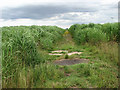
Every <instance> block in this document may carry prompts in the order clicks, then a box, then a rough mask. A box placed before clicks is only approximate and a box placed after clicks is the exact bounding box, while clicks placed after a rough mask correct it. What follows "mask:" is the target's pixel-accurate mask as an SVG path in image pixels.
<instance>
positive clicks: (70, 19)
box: [0, 0, 119, 28]
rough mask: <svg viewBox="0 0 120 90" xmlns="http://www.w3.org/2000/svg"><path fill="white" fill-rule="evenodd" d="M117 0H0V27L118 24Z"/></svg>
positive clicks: (65, 26) (63, 26)
mask: <svg viewBox="0 0 120 90" xmlns="http://www.w3.org/2000/svg"><path fill="white" fill-rule="evenodd" d="M118 1H119V0H2V1H1V2H0V27H1V26H16V25H57V26H59V27H62V28H69V27H70V25H72V24H76V23H78V24H83V23H107V22H117V21H118Z"/></svg>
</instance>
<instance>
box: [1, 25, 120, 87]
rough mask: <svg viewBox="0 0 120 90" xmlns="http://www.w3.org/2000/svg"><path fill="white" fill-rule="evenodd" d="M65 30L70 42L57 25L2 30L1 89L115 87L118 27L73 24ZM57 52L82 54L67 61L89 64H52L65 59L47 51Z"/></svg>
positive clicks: (116, 83)
mask: <svg viewBox="0 0 120 90" xmlns="http://www.w3.org/2000/svg"><path fill="white" fill-rule="evenodd" d="M68 31H69V32H70V34H71V35H72V37H73V40H71V39H69V40H66V37H64V36H63V35H64V34H65V33H64V32H65V30H64V29H62V28H59V27H57V26H14V27H12V26H11V27H2V86H3V87H4V88H5V87H12V88H13V87H14V88H15V87H18V88H73V87H76V88H89V87H93V88H97V87H100V88H101V87H103V88H105V87H109V88H112V87H118V78H117V75H118V44H117V43H118V42H119V38H120V35H119V31H118V24H117V23H106V24H93V23H90V24H82V25H79V24H75V25H72V26H71V27H70V28H69V30H68ZM69 32H68V33H69ZM73 42H75V43H73ZM60 49H62V50H69V51H82V52H83V54H81V55H80V56H79V55H72V56H70V57H68V58H71V59H72V58H88V59H89V60H90V62H89V63H87V64H77V65H72V66H58V65H53V63H51V61H53V60H56V59H62V58H64V56H61V57H59V56H49V55H48V52H50V51H51V50H60Z"/></svg>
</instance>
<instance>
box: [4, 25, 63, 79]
mask: <svg viewBox="0 0 120 90" xmlns="http://www.w3.org/2000/svg"><path fill="white" fill-rule="evenodd" d="M63 33H64V29H61V28H58V27H56V26H15V27H12V26H11V27H3V28H2V65H3V70H2V71H3V72H2V73H3V79H6V80H8V79H9V78H11V77H13V76H14V75H15V73H17V71H19V69H20V68H22V67H23V66H25V67H26V66H30V65H32V66H35V65H36V64H39V63H42V62H45V58H44V57H43V55H42V53H39V51H38V45H39V47H40V48H44V49H50V48H52V47H53V45H54V43H55V42H57V41H59V40H60V39H61V38H62V34H63Z"/></svg>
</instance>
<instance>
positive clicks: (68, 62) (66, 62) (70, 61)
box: [53, 59, 89, 66]
mask: <svg viewBox="0 0 120 90" xmlns="http://www.w3.org/2000/svg"><path fill="white" fill-rule="evenodd" d="M88 61H89V59H62V60H56V61H54V62H53V63H54V64H55V65H63V66H64V65H74V64H79V63H88Z"/></svg>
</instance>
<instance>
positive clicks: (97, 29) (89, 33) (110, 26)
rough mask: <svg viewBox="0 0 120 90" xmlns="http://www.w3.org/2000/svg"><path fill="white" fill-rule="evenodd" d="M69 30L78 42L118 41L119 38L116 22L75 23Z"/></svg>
mask: <svg viewBox="0 0 120 90" xmlns="http://www.w3.org/2000/svg"><path fill="white" fill-rule="evenodd" d="M69 32H70V33H71V34H72V36H73V38H74V40H75V41H76V42H77V43H78V44H82V43H91V44H96V43H100V42H105V41H118V40H119V38H120V34H119V30H118V23H106V24H103V25H101V24H93V23H90V24H81V25H80V24H75V25H72V26H71V27H70V28H69Z"/></svg>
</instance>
